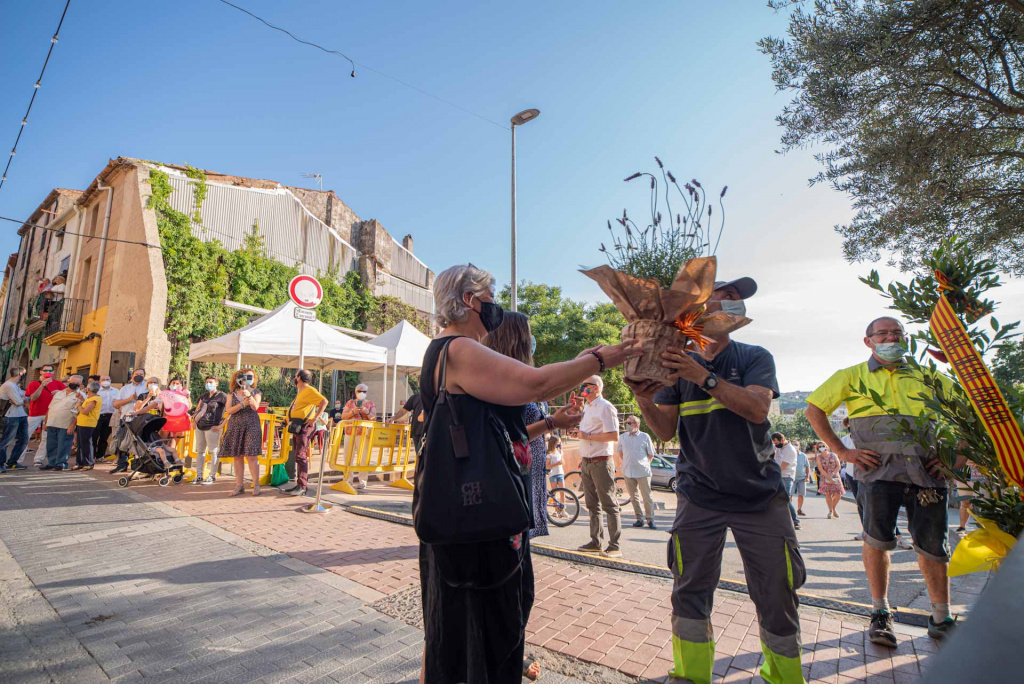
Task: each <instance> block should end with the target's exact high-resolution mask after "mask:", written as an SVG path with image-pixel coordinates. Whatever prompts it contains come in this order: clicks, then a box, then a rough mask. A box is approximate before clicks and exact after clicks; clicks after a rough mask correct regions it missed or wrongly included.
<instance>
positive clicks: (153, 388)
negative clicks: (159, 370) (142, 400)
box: [149, 385, 160, 393]
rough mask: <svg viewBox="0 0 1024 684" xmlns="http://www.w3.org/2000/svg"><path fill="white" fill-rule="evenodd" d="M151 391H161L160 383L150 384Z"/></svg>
mask: <svg viewBox="0 0 1024 684" xmlns="http://www.w3.org/2000/svg"><path fill="white" fill-rule="evenodd" d="M149 391H150V392H154V393H155V392H159V391H160V385H150V386H149Z"/></svg>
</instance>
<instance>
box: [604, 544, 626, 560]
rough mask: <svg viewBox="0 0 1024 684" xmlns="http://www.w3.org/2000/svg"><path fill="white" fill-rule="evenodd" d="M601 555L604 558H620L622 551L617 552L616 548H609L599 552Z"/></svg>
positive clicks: (617, 548)
mask: <svg viewBox="0 0 1024 684" xmlns="http://www.w3.org/2000/svg"><path fill="white" fill-rule="evenodd" d="M601 555H602V556H604V557H605V558H622V551H619V547H618V546H609V547H608V548H607V549H605V550H604V551H602V552H601Z"/></svg>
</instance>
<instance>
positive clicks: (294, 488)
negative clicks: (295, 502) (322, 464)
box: [278, 484, 302, 494]
mask: <svg viewBox="0 0 1024 684" xmlns="http://www.w3.org/2000/svg"><path fill="white" fill-rule="evenodd" d="M299 489H302V488H301V487H299V485H297V484H295V485H292V486H291V487H285V488H284V489H278V491H279V492H281V493H282V494H291V493H292V492H294V491H297V490H299Z"/></svg>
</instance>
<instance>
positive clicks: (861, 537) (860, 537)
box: [853, 532, 864, 541]
mask: <svg viewBox="0 0 1024 684" xmlns="http://www.w3.org/2000/svg"><path fill="white" fill-rule="evenodd" d="M853 541H864V534H863V533H862V532H858V533H857V534H855V535H853Z"/></svg>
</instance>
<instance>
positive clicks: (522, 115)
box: [511, 109, 540, 311]
mask: <svg viewBox="0 0 1024 684" xmlns="http://www.w3.org/2000/svg"><path fill="white" fill-rule="evenodd" d="M538 116H540V110H539V109H524V110H523V111H521V112H519V113H518V114H516V115H515V116H513V117H512V119H511V123H512V310H513V311H518V310H519V309H518V301H517V299H518V298H517V294H518V289H519V285H518V280H517V275H516V256H517V251H518V249H519V246H518V242H517V239H516V126H522V125H523V124H524V123H526V122H527V121H533V120H534V119H536V118H537V117H538Z"/></svg>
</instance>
